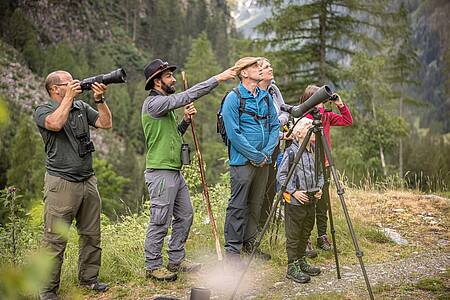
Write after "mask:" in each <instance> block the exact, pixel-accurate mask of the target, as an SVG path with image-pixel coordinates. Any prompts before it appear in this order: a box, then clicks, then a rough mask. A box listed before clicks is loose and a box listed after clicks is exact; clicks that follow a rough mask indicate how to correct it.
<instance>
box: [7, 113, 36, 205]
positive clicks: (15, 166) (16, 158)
mask: <svg viewBox="0 0 450 300" xmlns="http://www.w3.org/2000/svg"><path fill="white" fill-rule="evenodd" d="M44 153H45V152H44V147H43V143H42V141H41V139H40V137H39V136H38V133H37V132H36V127H35V126H33V125H32V124H31V122H30V119H29V118H27V117H25V116H22V118H20V121H19V124H18V129H17V132H16V134H15V136H14V138H13V139H12V141H11V147H10V149H9V155H8V156H9V162H10V165H11V167H10V168H9V169H8V171H7V181H8V184H9V185H14V186H16V187H17V188H18V189H19V191H20V193H21V194H22V195H24V200H23V204H24V207H26V206H27V205H28V203H29V202H30V201H31V199H32V198H33V197H39V196H40V191H41V190H42V186H43V179H44V171H45V168H44V164H45V163H44Z"/></svg>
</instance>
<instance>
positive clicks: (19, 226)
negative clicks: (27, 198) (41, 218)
mask: <svg viewBox="0 0 450 300" xmlns="http://www.w3.org/2000/svg"><path fill="white" fill-rule="evenodd" d="M16 191H17V190H16V188H15V187H9V188H7V189H4V190H0V202H1V204H2V207H4V208H5V209H6V210H7V217H6V220H4V222H3V224H2V225H0V240H1V243H0V250H1V251H0V253H1V255H0V264H1V263H8V264H13V265H18V264H21V263H22V261H23V258H24V253H25V251H26V250H27V249H28V246H29V245H30V244H31V243H32V242H33V239H34V238H35V236H34V232H33V231H30V230H28V229H29V227H28V219H27V217H26V214H25V209H24V206H23V205H22V202H21V201H20V200H19V199H21V198H22V196H20V195H17V194H16Z"/></svg>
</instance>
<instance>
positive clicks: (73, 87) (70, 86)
mask: <svg viewBox="0 0 450 300" xmlns="http://www.w3.org/2000/svg"><path fill="white" fill-rule="evenodd" d="M81 92H82V91H81V86H80V81H79V80H72V81H71V82H69V83H67V89H66V94H65V95H64V97H65V98H67V99H70V100H73V99H74V98H75V97H76V96H78V95H79V94H81Z"/></svg>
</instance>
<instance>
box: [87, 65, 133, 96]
mask: <svg viewBox="0 0 450 300" xmlns="http://www.w3.org/2000/svg"><path fill="white" fill-rule="evenodd" d="M94 82H99V83H103V84H106V85H108V84H110V83H124V82H127V73H125V70H124V69H122V68H119V69H117V70H114V71H112V72H110V73H108V74H100V75H96V76H92V77H89V78H86V79H83V80H81V82H80V85H81V90H82V91H86V90H90V89H91V87H92V84H93V83H94Z"/></svg>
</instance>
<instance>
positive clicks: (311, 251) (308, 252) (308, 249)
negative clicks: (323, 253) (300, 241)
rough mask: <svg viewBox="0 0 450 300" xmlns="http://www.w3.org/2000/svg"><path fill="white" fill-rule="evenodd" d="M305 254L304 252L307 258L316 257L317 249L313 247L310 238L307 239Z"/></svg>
mask: <svg viewBox="0 0 450 300" xmlns="http://www.w3.org/2000/svg"><path fill="white" fill-rule="evenodd" d="M305 254H306V257H308V258H316V257H317V251H316V250H314V249H313V246H312V243H311V240H308V244H307V245H306V251H305Z"/></svg>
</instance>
